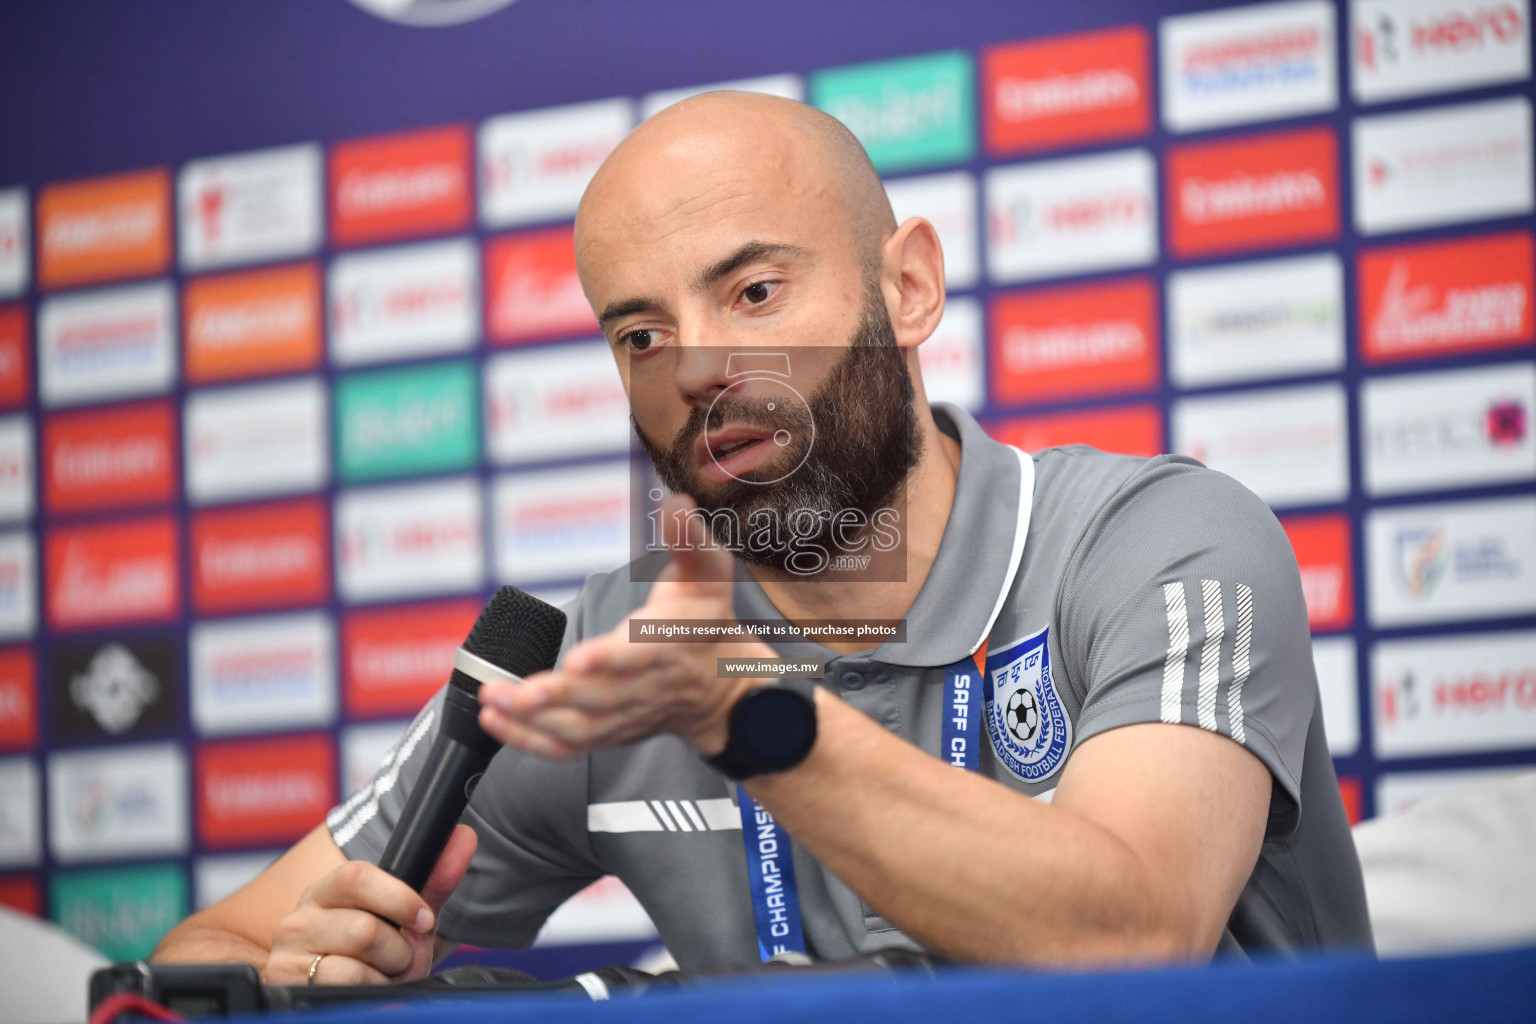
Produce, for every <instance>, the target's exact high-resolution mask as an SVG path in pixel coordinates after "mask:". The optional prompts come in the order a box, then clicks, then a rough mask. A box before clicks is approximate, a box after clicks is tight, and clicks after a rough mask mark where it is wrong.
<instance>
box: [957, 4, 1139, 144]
mask: <svg viewBox="0 0 1536 1024" xmlns="http://www.w3.org/2000/svg"><path fill="white" fill-rule="evenodd" d="M1150 52H1151V46H1150V43H1149V41H1148V36H1147V30H1146V29H1144V28H1142V27H1141V26H1140V25H1125V26H1122V27H1119V28H1108V29H1102V30H1100V31H1096V32H1081V33H1078V34H1076V35H1070V36H1055V37H1052V38H1048V39H1031V40H1027V41H1025V42H1018V43H1005V44H1002V45H1000V46H992V47H988V48H987V49H986V50H985V51H984V52H983V53H982V57H981V76H982V96H983V103H984V105H985V106H984V115H983V116H984V117H985V131H986V143H987V150H988V152H991V153H994V154H998V155H1002V154H1008V153H1024V152H1028V151H1031V150H1037V149H1047V148H1051V147H1056V146H1065V145H1069V144H1072V143H1082V142H1090V141H1095V140H1100V139H1117V138H1126V137H1128V136H1133V135H1145V134H1146V133H1147V132H1148V131H1150V130H1151V128H1152V86H1151V58H1150Z"/></svg>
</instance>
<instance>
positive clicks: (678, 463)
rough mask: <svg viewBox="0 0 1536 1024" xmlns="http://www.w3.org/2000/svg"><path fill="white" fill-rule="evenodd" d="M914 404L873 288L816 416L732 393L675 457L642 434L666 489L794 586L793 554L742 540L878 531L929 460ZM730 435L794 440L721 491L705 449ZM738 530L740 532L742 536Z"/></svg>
mask: <svg viewBox="0 0 1536 1024" xmlns="http://www.w3.org/2000/svg"><path fill="white" fill-rule="evenodd" d="M793 351H794V350H793V349H790V350H789V352H790V358H793ZM913 402H914V395H913V389H912V378H911V375H910V374H909V373H908V372H907V365H906V362H905V359H904V357H903V352H902V350H901V348H899V347H898V346H897V344H896V338H895V332H894V331H893V330H892V328H891V321H890V317H889V315H888V314H887V313H886V310H885V303H884V301H883V300H882V298H881V296H880V294H879V292H878V290H876V289H873V288H869V289H866V293H865V300H864V310H863V313H862V315H861V316H860V319H859V325H858V327H857V329H856V330H855V331H854V333H853V336H852V337H851V338H850V339H849V342H848V347H847V351H846V353H845V354H844V355H843V356H841V357H840V358H839V359H838V361H837V362H836V363H835V364H834V365H833V367H832V369H831V370H830V372H829V373H828V374H827V376H826V379H825V380H823V381H822V382H821V384H820V385H819V386H818V387H817V389H816V390H815V391H814V392H812V393H811V395H810V396H809V398H808V400H807V402H806V404H805V405H801V404H800V403H798V402H786V401H783V400H779V401H773V400H771V399H769V398H765V397H761V396H750V395H742V394H734V393H727V394H724V395H722V396H721V397H720V398H719V399H718V400H717V401H716V402H715V403H714V404H713V405H711V406H710V407H708V408H707V409H706V408H702V407H697V406H696V407H694V409H693V410H692V411H691V412H690V413H689V416H688V421H687V422H686V423H685V424H684V425H683V427H682V429H681V430H680V431H678V434H677V436H676V437H674V438H673V439H672V443H671V444H670V445H668V446H666V447H663V446H661V445H659V444H657V443H656V442H655V441H653V440H652V439H651V438H650V437H647V436H646V434H645V431H644V430H642V429H641V428H640V424H639V423H638V422H637V421H634V427H635V435H636V436H637V437H638V438H639V439H640V444H641V446H642V447H644V448H645V451H646V454H647V455H649V456H650V458H651V462H652V464H653V465H654V466H655V467H656V473H657V475H658V476H659V477H660V478H661V481H662V483H663V484H665V485H666V486H667V487H668V488H669V489H670V490H672V491H673V492H675V493H679V494H687V495H689V496H690V497H692V498H693V500H694V501H695V502H697V503H698V505H699V508H700V509H702V510H703V511H704V512H705V514H706V515H708V517H709V522H710V525H711V529H712V531H713V533H714V535H715V539H716V540H717V541H718V542H719V543H721V544H723V545H726V546H727V547H730V548H731V550H732V551H733V552H735V554H736V555H737V556H738V557H740V558H742V559H743V560H745V561H748V562H751V563H753V564H756V565H759V566H763V567H764V568H768V569H771V570H774V571H776V572H779V573H782V574H785V575H790V574H791V570H790V568H789V564H788V559H789V558H790V557H791V556H792V554H793V552H794V546H793V545H775V546H770V547H768V548H766V549H759V548H758V547H757V546H754V545H751V544H742V543H741V538H742V537H743V536H744V535H745V534H749V533H751V531H752V530H753V529H754V526H755V525H756V524H759V523H762V522H764V521H765V520H766V519H767V518H768V517H769V516H772V517H776V521H777V522H778V523H781V524H787V525H788V526H789V527H790V528H792V529H793V531H794V536H795V538H796V541H797V542H798V543H799V544H801V545H806V544H820V545H821V546H823V547H830V546H832V545H831V540H832V529H833V523H834V519H835V517H837V516H838V514H839V513H843V512H845V511H849V510H851V511H853V512H856V513H858V514H860V515H861V516H862V517H863V519H862V520H861V521H863V522H868V521H870V519H871V518H872V517H873V516H874V513H875V512H876V511H877V510H878V509H880V508H882V507H884V506H887V505H889V503H890V502H891V500H892V499H893V498H894V496H895V495H896V492H897V491H898V489H899V488H900V487H901V484H902V481H903V480H904V479H905V478H906V475H907V473H908V472H909V471H910V470H911V469H912V467H913V466H915V465H916V464H917V461H918V458H919V456H920V455H921V446H922V435H921V434H920V433H919V432H918V429H917V418H916V413H915V410H914V408H913ZM631 420H632V421H633V416H631ZM813 425H814V430H813V429H812V427H813ZM727 427H745V428H750V429H751V430H752V431H753V432H755V433H764V434H766V435H768V436H767V437H765V438H764V439H763V440H759V441H756V442H754V443H756V444H771V443H773V440H772V435H774V434H775V433H777V435H778V437H781V438H782V437H785V436H786V433H787V437H788V438H789V439H790V440H789V442H788V443H787V444H784V445H783V446H782V447H781V448H780V450H779V451H778V452H777V453H776V454H777V457H776V458H769V459H768V460H766V461H759V462H758V464H757V465H755V466H753V467H752V468H751V469H749V470H746V471H745V472H742V473H740V474H739V475H730V478H729V479H726V480H724V481H723V482H721V483H712V482H710V481H708V480H706V479H705V478H704V477H703V475H702V474H701V472H700V469H701V466H700V460H699V455H698V452H699V448H700V445H699V439H700V436H701V435H704V434H710V435H713V434H714V433H716V432H718V431H720V430H722V429H724V428H727ZM780 431H782V432H785V433H778V432H780ZM813 438H814V443H813ZM796 467H798V468H796ZM717 512H724V513H730V514H729V515H717V514H715V513H717ZM754 514H756V518H754ZM733 530H739V531H740V532H738V533H735V535H734V536H733V535H732V531H733ZM793 575H796V576H801V577H803V576H804V574H803V573H800V572H794V573H793Z"/></svg>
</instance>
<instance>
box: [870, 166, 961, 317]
mask: <svg viewBox="0 0 1536 1024" xmlns="http://www.w3.org/2000/svg"><path fill="white" fill-rule="evenodd" d="M885 194H886V195H887V196H888V197H890V200H891V210H892V212H894V213H895V215H896V223H898V224H900V223H901V222H902V221H904V220H906V219H907V218H908V217H922V218H924V219H926V220H928V221H929V222H930V223H932V224H933V229H934V231H936V232H937V233H938V236H939V247H940V248H941V249H942V250H943V251H944V284H945V285H946V286H947V287H949V288H950V289H960V290H963V289H966V288H973V287H975V285H976V283H977V282H978V281H979V280H980V278H981V247H980V239H978V238H977V237H976V177H975V175H973V174H971V172H969V171H950V172H948V173H945V174H928V175H924V176H922V177H920V178H901V179H899V180H897V181H888V182H886V183H885Z"/></svg>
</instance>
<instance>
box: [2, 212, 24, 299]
mask: <svg viewBox="0 0 1536 1024" xmlns="http://www.w3.org/2000/svg"><path fill="white" fill-rule="evenodd" d="M30 231H31V228H30V226H29V225H28V222H27V190H26V189H24V188H8V189H0V296H10V295H20V294H21V293H22V292H24V291H26V290H27V284H28V281H29V279H30V277H31V273H30V269H31V268H30V267H29V266H28V264H29V262H30V261H29V259H28V253H27V236H28V234H29V233H30Z"/></svg>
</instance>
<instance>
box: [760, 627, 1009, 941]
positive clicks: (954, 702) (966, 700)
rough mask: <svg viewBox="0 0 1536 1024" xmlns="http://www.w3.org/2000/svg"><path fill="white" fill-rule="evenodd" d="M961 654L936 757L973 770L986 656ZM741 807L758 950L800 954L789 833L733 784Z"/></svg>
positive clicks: (950, 677) (949, 685)
mask: <svg viewBox="0 0 1536 1024" xmlns="http://www.w3.org/2000/svg"><path fill="white" fill-rule="evenodd" d="M985 652H986V645H985V644H983V645H982V655H981V658H974V657H972V658H961V659H960V660H959V661H957V662H955V663H954V664H953V665H950V666H948V667H946V668H945V669H944V734H943V736H944V738H943V740H942V748H941V750H940V752H939V753H940V756H941V757H942V758H943V759H944V760H945V761H946V762H948V763H949V764H952V765H954V766H955V767H957V768H962V769H964V770H965V771H970V772H973V771H975V770H976V761H977V756H978V754H979V752H980V749H981V747H980V737H981V724H980V719H981V712H980V710H979V706H980V702H981V672H980V670H978V669H977V667H976V663H977V661H979V660H984V659H985V657H986V654H985ZM736 805H737V807H738V808H739V809H740V810H741V839H742V844H743V845H744V846H745V847H746V850H747V885H748V888H750V889H751V890H752V918H753V920H754V921H755V922H756V923H757V952H758V955H759V956H761V957H762V958H763V959H764V960H765V961H766V960H771V959H772V958H773V957H776V956H778V955H779V954H780V953H804V952H805V930H804V929H803V928H802V927H801V924H800V897H799V890H798V889H797V888H796V886H795V862H794V858H793V856H792V855H791V853H790V843H789V836H788V835H787V834H786V833H785V832H784V830H783V829H782V828H780V827H779V823H778V822H776V821H774V820H773V815H771V814H769V813H768V811H767V810H766V809H765V808H764V807H763V805H762V804H760V803H758V802H757V800H756V799H754V798H753V797H752V795H751V794H749V793H748V792H747V790H746V787H745V786H740V785H738V786H737V787H736Z"/></svg>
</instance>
